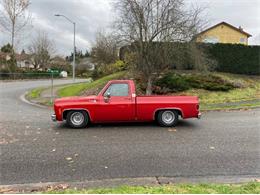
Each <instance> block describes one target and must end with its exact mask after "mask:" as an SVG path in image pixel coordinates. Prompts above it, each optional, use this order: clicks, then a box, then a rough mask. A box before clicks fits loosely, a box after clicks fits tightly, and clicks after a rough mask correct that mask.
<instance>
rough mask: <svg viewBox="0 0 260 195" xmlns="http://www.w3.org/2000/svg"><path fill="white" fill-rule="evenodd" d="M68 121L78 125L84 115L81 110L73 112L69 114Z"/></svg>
mask: <svg viewBox="0 0 260 195" xmlns="http://www.w3.org/2000/svg"><path fill="white" fill-rule="evenodd" d="M70 121H71V123H72V124H73V125H75V126H79V125H81V124H82V123H83V121H84V115H83V114H82V113H81V112H74V113H73V114H72V115H71V116H70Z"/></svg>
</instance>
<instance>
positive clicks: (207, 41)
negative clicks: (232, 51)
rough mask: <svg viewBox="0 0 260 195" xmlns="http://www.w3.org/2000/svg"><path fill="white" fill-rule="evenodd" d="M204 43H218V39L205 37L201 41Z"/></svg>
mask: <svg viewBox="0 0 260 195" xmlns="http://www.w3.org/2000/svg"><path fill="white" fill-rule="evenodd" d="M203 42H204V43H218V42H219V39H218V37H215V36H207V37H205V38H204V39H203Z"/></svg>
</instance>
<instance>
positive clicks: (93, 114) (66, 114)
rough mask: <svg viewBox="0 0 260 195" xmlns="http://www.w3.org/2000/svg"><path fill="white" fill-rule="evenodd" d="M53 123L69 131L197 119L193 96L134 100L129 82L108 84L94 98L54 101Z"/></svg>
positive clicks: (111, 82) (164, 123)
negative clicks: (95, 125)
mask: <svg viewBox="0 0 260 195" xmlns="http://www.w3.org/2000/svg"><path fill="white" fill-rule="evenodd" d="M54 111H55V114H53V115H52V120H53V121H57V120H58V121H63V120H66V121H67V123H68V125H69V126H71V127H73V128H83V127H86V126H87V125H88V124H89V122H91V123H107V122H134V121H154V120H155V121H157V122H158V123H159V124H160V125H161V126H167V127H170V126H175V125H176V124H177V122H178V119H179V116H181V117H182V118H183V119H186V118H200V116H201V114H200V112H199V101H198V97H196V96H136V92H135V84H134V82H133V81H132V80H112V81H109V82H108V83H107V84H106V86H105V87H104V88H103V89H102V90H101V91H100V93H99V94H98V95H97V96H86V97H67V98H60V99H56V100H55V102H54Z"/></svg>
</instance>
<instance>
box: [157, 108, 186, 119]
mask: <svg viewBox="0 0 260 195" xmlns="http://www.w3.org/2000/svg"><path fill="white" fill-rule="evenodd" d="M161 110H177V111H178V113H179V114H180V115H181V117H182V118H185V116H184V114H183V111H182V109H181V108H176V107H167V108H158V109H156V110H155V111H154V113H153V119H154V120H156V114H157V113H158V112H159V111H161Z"/></svg>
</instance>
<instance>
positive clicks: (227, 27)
mask: <svg viewBox="0 0 260 195" xmlns="http://www.w3.org/2000/svg"><path fill="white" fill-rule="evenodd" d="M251 36H252V35H250V34H249V33H247V32H245V31H244V30H243V29H242V28H241V26H240V27H238V28H237V27H235V26H232V25H231V24H228V23H226V22H220V23H218V24H216V25H214V26H212V27H210V28H208V29H206V30H204V31H202V32H201V33H199V34H197V35H196V41H197V42H203V43H231V44H243V45H248V38H249V37H251Z"/></svg>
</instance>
